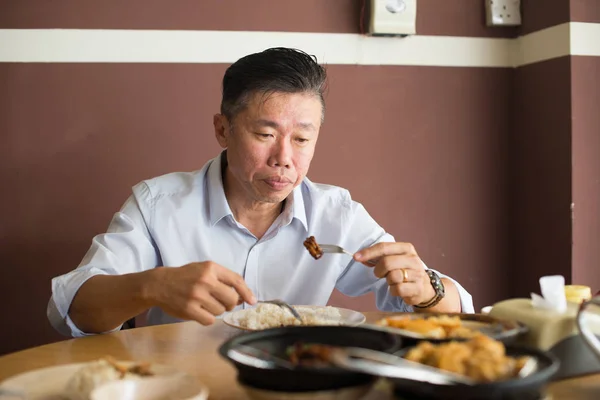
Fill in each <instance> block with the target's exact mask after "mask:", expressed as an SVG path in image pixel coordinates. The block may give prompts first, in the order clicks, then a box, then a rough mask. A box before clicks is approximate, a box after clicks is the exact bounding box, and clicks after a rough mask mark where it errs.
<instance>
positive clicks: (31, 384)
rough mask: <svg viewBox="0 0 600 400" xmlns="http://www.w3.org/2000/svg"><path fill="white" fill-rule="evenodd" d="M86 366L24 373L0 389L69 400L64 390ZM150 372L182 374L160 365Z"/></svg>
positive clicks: (31, 398) (33, 399) (30, 397)
mask: <svg viewBox="0 0 600 400" xmlns="http://www.w3.org/2000/svg"><path fill="white" fill-rule="evenodd" d="M85 364H86V363H77V364H66V365H57V366H54V367H47V368H41V369H36V370H33V371H29V372H24V373H22V374H19V375H15V376H13V377H11V378H8V379H6V380H5V381H3V382H2V383H1V384H0V389H9V390H16V391H23V392H25V394H26V395H27V400H66V399H68V398H67V397H66V396H65V395H64V390H65V388H66V386H67V382H68V381H69V379H71V376H73V374H74V373H75V372H76V371H77V370H79V369H80V368H81V367H83V366H85ZM119 364H123V365H131V364H132V362H126V361H119ZM150 371H151V372H152V373H154V375H172V374H181V372H180V371H179V370H177V369H176V368H174V367H171V366H168V365H160V364H151V367H150Z"/></svg>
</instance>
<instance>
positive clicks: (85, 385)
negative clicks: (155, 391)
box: [65, 359, 142, 400]
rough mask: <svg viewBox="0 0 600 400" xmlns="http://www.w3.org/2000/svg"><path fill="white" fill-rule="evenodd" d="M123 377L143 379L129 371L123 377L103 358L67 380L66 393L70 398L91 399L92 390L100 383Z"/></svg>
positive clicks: (71, 399)
mask: <svg viewBox="0 0 600 400" xmlns="http://www.w3.org/2000/svg"><path fill="white" fill-rule="evenodd" d="M121 379H142V377H141V376H140V375H136V374H130V373H127V374H125V376H124V377H123V378H121V373H120V372H119V371H117V370H116V369H115V368H114V367H113V366H112V365H111V364H110V363H109V362H108V361H106V360H103V359H102V360H97V361H93V362H90V363H87V364H86V365H85V366H83V367H81V368H80V369H78V370H77V372H75V373H74V374H73V376H72V377H71V378H70V379H69V381H68V382H67V386H66V388H65V392H66V393H65V395H66V396H67V397H68V398H69V399H70V400H89V398H90V394H91V393H92V391H93V390H94V389H96V388H97V387H99V386H100V385H103V384H105V383H108V382H113V381H118V380H121Z"/></svg>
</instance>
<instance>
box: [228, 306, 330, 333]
mask: <svg viewBox="0 0 600 400" xmlns="http://www.w3.org/2000/svg"><path fill="white" fill-rule="evenodd" d="M294 308H295V309H296V311H298V313H299V314H300V316H301V317H302V320H303V322H302V323H301V322H300V321H298V320H297V319H296V318H294V316H293V315H292V313H291V312H290V310H288V309H285V308H281V307H279V306H276V305H274V304H264V303H261V304H259V305H258V306H257V307H255V308H251V309H248V310H245V312H243V313H242V316H241V317H239V319H238V324H239V325H240V326H241V327H243V328H246V329H252V330H259V329H267V328H275V327H280V326H294V325H296V326H299V325H340V324H341V320H342V316H341V314H340V311H339V310H338V309H337V308H335V307H331V306H327V307H318V308H312V307H303V306H295V307H294Z"/></svg>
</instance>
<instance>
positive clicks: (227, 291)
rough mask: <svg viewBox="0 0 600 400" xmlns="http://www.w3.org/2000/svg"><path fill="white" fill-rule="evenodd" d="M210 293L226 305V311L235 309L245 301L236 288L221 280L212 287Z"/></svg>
mask: <svg viewBox="0 0 600 400" xmlns="http://www.w3.org/2000/svg"><path fill="white" fill-rule="evenodd" d="M210 294H211V295H212V296H213V297H214V298H215V299H216V300H217V301H218V302H219V303H220V304H222V305H223V306H224V307H225V309H226V311H231V310H233V309H234V308H235V306H238V305H240V304H242V302H243V299H242V298H241V297H240V295H239V294H238V293H237V291H236V290H235V289H234V288H232V287H231V286H228V285H226V284H224V283H222V282H219V281H217V282H216V283H215V284H214V286H213V287H212V288H211V289H210Z"/></svg>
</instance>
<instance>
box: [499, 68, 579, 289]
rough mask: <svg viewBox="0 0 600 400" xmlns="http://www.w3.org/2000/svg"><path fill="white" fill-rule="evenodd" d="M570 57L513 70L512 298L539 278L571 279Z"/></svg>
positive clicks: (511, 163) (511, 159)
mask: <svg viewBox="0 0 600 400" xmlns="http://www.w3.org/2000/svg"><path fill="white" fill-rule="evenodd" d="M570 66H571V64H570V57H561V58H557V59H553V60H548V61H543V62H539V63H535V64H531V65H527V66H524V67H520V68H517V69H516V70H515V81H514V93H513V94H514V102H513V105H514V113H513V118H514V124H515V125H514V129H512V130H511V142H510V147H511V151H510V163H509V164H510V170H511V172H510V179H511V190H510V195H511V219H510V220H511V227H510V240H511V241H510V245H511V249H512V256H513V257H514V259H513V261H512V263H511V264H512V265H511V267H512V268H511V269H510V270H509V271H510V272H509V273H510V275H511V281H512V284H511V286H512V289H513V290H512V295H513V296H520V297H521V296H525V297H529V292H530V291H536V292H537V293H539V283H538V279H539V278H540V277H541V276H543V275H552V274H560V275H564V276H565V279H566V280H567V281H570V280H571V212H570V204H571V161H572V160H571V70H570Z"/></svg>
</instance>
